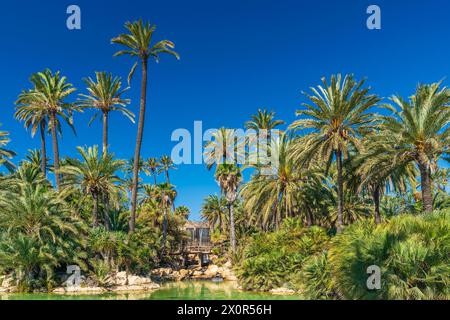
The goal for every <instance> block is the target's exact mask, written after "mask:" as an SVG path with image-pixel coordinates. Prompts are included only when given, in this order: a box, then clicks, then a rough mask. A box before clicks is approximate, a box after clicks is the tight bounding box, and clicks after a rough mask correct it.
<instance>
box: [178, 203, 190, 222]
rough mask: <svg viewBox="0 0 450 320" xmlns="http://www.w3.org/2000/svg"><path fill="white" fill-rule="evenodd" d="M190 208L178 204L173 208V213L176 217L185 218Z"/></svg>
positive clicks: (187, 216) (186, 218) (187, 217)
mask: <svg viewBox="0 0 450 320" xmlns="http://www.w3.org/2000/svg"><path fill="white" fill-rule="evenodd" d="M190 213H191V210H190V209H189V208H188V207H186V206H179V207H177V208H176V209H175V215H176V216H178V217H182V218H183V219H185V220H188V219H189V214H190Z"/></svg>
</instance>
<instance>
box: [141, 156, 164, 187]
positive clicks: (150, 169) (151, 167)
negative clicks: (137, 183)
mask: <svg viewBox="0 0 450 320" xmlns="http://www.w3.org/2000/svg"><path fill="white" fill-rule="evenodd" d="M144 166H145V171H146V173H147V174H150V175H151V176H152V177H153V184H154V185H155V186H156V185H157V182H156V178H157V177H158V175H159V170H160V168H161V163H159V162H158V159H157V158H149V159H147V161H145V163H144Z"/></svg>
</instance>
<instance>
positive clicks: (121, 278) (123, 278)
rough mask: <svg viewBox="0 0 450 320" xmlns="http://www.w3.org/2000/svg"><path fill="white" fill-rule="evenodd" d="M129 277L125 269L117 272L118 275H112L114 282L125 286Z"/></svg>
mask: <svg viewBox="0 0 450 320" xmlns="http://www.w3.org/2000/svg"><path fill="white" fill-rule="evenodd" d="M127 278H128V277H127V273H126V272H125V271H121V272H117V273H116V275H115V276H113V277H112V284H114V285H116V286H124V285H126V284H127Z"/></svg>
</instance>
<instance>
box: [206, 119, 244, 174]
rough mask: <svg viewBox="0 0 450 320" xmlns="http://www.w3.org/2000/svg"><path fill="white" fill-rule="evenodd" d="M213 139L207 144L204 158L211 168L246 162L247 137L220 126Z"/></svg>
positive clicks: (209, 168) (207, 165)
mask: <svg viewBox="0 0 450 320" xmlns="http://www.w3.org/2000/svg"><path fill="white" fill-rule="evenodd" d="M211 138H212V139H211V140H210V141H208V142H207V143H206V144H205V151H204V158H205V163H206V167H207V168H208V170H211V168H212V167H214V166H215V165H216V166H218V165H220V164H233V163H245V161H244V160H245V159H244V158H245V157H246V156H247V150H245V143H246V142H247V141H246V139H245V137H244V139H242V137H237V135H236V134H235V130H233V129H228V128H223V127H222V128H220V129H218V130H215V131H214V132H213V133H212V136H211Z"/></svg>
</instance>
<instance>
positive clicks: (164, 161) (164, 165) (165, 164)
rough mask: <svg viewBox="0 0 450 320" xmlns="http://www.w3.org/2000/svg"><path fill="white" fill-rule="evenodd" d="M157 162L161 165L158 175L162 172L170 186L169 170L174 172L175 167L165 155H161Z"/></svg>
mask: <svg viewBox="0 0 450 320" xmlns="http://www.w3.org/2000/svg"><path fill="white" fill-rule="evenodd" d="M159 162H160V164H161V167H160V168H159V171H158V173H162V172H164V174H165V175H166V183H168V184H170V177H169V170H171V169H173V170H176V167H175V165H174V164H173V161H172V159H171V158H170V157H169V156H167V155H163V156H162V157H161V159H160V160H159Z"/></svg>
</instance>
